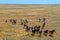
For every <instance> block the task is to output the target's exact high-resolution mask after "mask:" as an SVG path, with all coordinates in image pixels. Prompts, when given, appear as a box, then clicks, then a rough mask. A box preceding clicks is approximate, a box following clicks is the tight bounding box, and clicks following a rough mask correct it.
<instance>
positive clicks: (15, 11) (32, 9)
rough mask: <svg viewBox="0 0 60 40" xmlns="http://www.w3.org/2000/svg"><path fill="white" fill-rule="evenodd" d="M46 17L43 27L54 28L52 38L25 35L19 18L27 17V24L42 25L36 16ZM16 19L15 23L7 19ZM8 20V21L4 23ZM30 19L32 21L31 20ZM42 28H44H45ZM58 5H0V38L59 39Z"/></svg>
mask: <svg viewBox="0 0 60 40" xmlns="http://www.w3.org/2000/svg"><path fill="white" fill-rule="evenodd" d="M44 17H45V18H46V27H45V29H49V30H52V29H55V30H56V33H55V34H54V38H50V37H49V36H48V37H45V36H44V35H42V37H41V38H40V37H37V36H35V37H32V36H27V34H28V33H27V32H25V30H24V29H23V28H22V27H23V26H22V25H19V24H20V19H28V21H29V24H28V25H29V26H34V25H42V21H41V23H39V22H38V18H41V19H42V18H44ZM11 18H12V19H16V20H17V24H16V25H12V24H11V23H10V22H9V19H11ZM5 20H8V23H5ZM31 20H32V21H31ZM45 29H44V30H45ZM59 38H60V6H58V5H57V6H33V5H30V6H25V7H24V6H18V5H17V6H7V5H6V6H2V5H1V6H0V40H45V39H46V40H49V39H51V40H60V39H59Z"/></svg>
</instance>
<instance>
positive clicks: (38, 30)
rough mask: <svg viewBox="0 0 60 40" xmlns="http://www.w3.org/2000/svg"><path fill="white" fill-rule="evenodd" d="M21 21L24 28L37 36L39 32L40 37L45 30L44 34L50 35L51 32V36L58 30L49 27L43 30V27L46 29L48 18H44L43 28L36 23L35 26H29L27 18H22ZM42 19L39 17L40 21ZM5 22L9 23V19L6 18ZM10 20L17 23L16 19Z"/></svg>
mask: <svg viewBox="0 0 60 40" xmlns="http://www.w3.org/2000/svg"><path fill="white" fill-rule="evenodd" d="M20 21H21V23H20V25H23V28H24V29H25V31H26V32H31V35H32V36H35V34H36V33H38V34H39V37H41V35H42V32H43V34H44V36H48V34H49V36H50V37H53V34H54V33H55V32H56V31H55V29H53V30H48V29H47V30H44V31H43V29H44V27H45V25H46V18H43V25H42V28H41V26H40V25H38V26H37V25H35V26H33V27H30V26H28V25H27V24H28V23H29V22H28V20H27V19H25V20H23V19H21V20H20ZM40 21H41V19H40V18H39V22H40ZM5 22H6V23H7V20H6V21H5ZM10 22H11V23H12V24H13V25H15V24H16V20H14V19H10Z"/></svg>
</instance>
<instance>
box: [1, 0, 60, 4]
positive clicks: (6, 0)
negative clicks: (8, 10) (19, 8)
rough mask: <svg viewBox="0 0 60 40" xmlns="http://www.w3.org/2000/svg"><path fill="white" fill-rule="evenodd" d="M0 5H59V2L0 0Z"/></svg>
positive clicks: (49, 0)
mask: <svg viewBox="0 0 60 40" xmlns="http://www.w3.org/2000/svg"><path fill="white" fill-rule="evenodd" d="M0 4H60V0H0Z"/></svg>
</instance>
